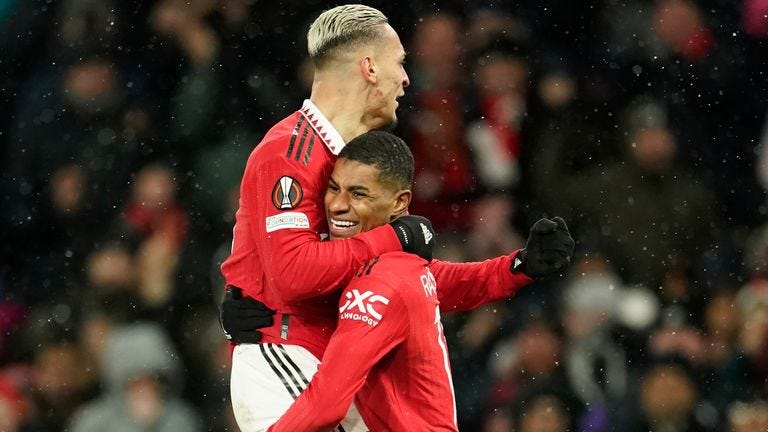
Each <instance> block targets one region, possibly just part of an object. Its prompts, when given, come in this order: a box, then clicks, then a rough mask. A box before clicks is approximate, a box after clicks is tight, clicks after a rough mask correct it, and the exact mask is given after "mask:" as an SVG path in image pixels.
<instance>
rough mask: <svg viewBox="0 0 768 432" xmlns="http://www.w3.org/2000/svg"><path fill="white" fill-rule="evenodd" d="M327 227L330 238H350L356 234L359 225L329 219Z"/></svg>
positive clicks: (347, 221)
mask: <svg viewBox="0 0 768 432" xmlns="http://www.w3.org/2000/svg"><path fill="white" fill-rule="evenodd" d="M328 225H329V227H330V231H331V235H332V236H334V237H351V236H353V235H354V234H357V231H358V226H359V223H358V222H353V221H349V220H341V219H333V218H331V219H330V220H329V224H328Z"/></svg>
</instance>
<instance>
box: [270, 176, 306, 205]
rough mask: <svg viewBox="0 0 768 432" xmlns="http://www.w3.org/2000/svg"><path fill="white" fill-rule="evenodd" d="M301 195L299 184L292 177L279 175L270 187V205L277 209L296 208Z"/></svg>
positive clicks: (302, 194)
mask: <svg viewBox="0 0 768 432" xmlns="http://www.w3.org/2000/svg"><path fill="white" fill-rule="evenodd" d="M303 197H304V192H303V191H302V190H301V185H300V184H299V182H298V181H296V179H294V178H293V177H288V176H282V177H280V179H279V180H278V181H277V183H275V186H274V187H273V188H272V205H274V206H275V208H276V209H278V210H290V209H292V208H296V207H297V206H298V205H299V203H301V199H302V198H303Z"/></svg>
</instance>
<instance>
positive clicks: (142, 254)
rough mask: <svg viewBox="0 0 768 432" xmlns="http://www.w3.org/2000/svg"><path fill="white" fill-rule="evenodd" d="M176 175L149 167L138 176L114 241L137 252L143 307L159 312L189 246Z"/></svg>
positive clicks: (163, 168) (170, 296)
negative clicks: (180, 259)
mask: <svg viewBox="0 0 768 432" xmlns="http://www.w3.org/2000/svg"><path fill="white" fill-rule="evenodd" d="M176 193H177V192H176V182H175V177H174V173H173V171H172V170H171V169H170V168H169V167H167V166H164V165H162V164H150V165H147V166H145V167H144V168H142V169H141V170H140V171H139V172H138V173H137V174H136V180H135V183H134V184H133V188H132V191H131V196H130V197H129V199H128V201H127V203H126V204H125V207H124V209H123V212H122V214H121V215H120V217H119V218H118V220H117V221H116V223H115V228H114V233H113V234H112V236H113V238H115V239H119V240H120V241H121V242H124V243H125V244H126V245H128V247H129V248H130V249H131V250H132V251H135V253H134V265H135V266H136V273H135V276H136V280H135V282H136V287H137V289H138V291H137V294H138V296H139V297H140V299H141V303H143V304H145V305H147V306H148V307H150V308H154V309H158V308H160V307H162V306H164V305H166V304H168V303H169V302H170V301H171V300H172V299H173V297H174V294H175V289H176V285H175V284H176V282H175V276H176V272H175V271H176V268H177V264H178V258H179V254H180V251H181V249H182V247H183V246H184V245H185V243H186V239H187V230H188V223H189V222H188V217H187V213H186V211H185V210H184V209H183V208H182V207H181V205H180V204H179V203H177V201H176Z"/></svg>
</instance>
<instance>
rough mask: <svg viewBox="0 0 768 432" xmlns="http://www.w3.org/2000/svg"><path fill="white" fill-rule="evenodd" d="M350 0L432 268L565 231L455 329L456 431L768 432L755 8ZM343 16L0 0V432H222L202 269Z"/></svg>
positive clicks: (762, 49) (224, 372)
mask: <svg viewBox="0 0 768 432" xmlns="http://www.w3.org/2000/svg"><path fill="white" fill-rule="evenodd" d="M364 3H366V4H370V5H372V6H375V7H377V8H379V9H380V10H382V11H383V12H384V13H385V14H386V15H387V16H388V17H389V18H390V21H391V23H392V25H393V27H394V28H395V29H396V30H397V31H398V32H399V33H400V35H401V39H402V40H403V43H404V45H405V47H406V50H407V51H408V53H409V54H408V60H407V65H406V70H407V71H408V73H409V75H410V78H411V86H410V87H409V88H408V89H406V97H405V98H404V99H403V100H402V101H401V104H400V110H399V118H400V123H399V125H398V126H397V130H396V132H397V133H398V135H400V136H401V137H403V138H404V139H405V140H406V142H407V143H408V144H409V145H410V146H411V149H412V150H413V153H414V155H415V158H416V163H417V171H416V176H415V188H414V203H413V206H412V208H411V212H412V213H414V214H420V215H424V216H426V217H429V218H430V219H431V220H432V222H433V224H434V226H435V228H436V229H437V230H438V232H439V251H438V252H437V255H438V256H439V257H440V258H443V259H448V260H453V261H468V260H482V259H485V258H489V257H492V256H496V255H498V254H505V253H509V252H510V251H512V250H514V249H516V248H519V247H522V246H523V241H524V239H525V238H526V236H527V230H528V227H529V226H530V225H531V224H532V223H533V222H534V221H535V220H537V219H538V218H540V217H547V216H552V215H560V216H563V217H564V218H565V219H566V220H567V221H568V223H569V226H570V229H571V231H572V233H574V236H575V238H576V240H577V249H576V255H577V256H576V260H575V262H574V263H573V264H572V266H571V268H570V269H569V270H568V273H567V274H565V275H563V277H561V278H555V279H551V280H547V281H542V282H538V283H536V284H534V285H533V286H530V287H527V288H526V289H524V290H523V291H522V292H521V293H520V294H519V295H518V296H517V297H515V298H514V299H511V300H509V301H505V302H499V303H495V304H492V305H489V306H488V307H485V308H483V309H480V310H477V311H474V312H472V313H468V314H446V315H444V325H445V327H446V335H447V337H448V339H449V346H450V350H451V356H452V358H451V361H452V368H453V371H454V383H455V389H456V395H457V405H458V414H459V416H458V418H459V423H460V429H461V430H462V431H483V432H506V431H517V432H534V431H543V432H561V431H584V432H603V431H629V432H634V431H638V432H640V431H654V432H656V431H658V432H686V431H688V432H698V431H704V432H747V431H750V432H751V431H765V430H768V223H766V222H768V219H767V218H766V215H767V214H768V202H766V190H768V1H766V0H738V1H737V0H595V1H576V0H574V1H556V0H537V1H533V0H517V1H483V0H473V1H466V2H462V1H445V2H427V1H423V0H411V1H408V2H386V1H378V2H376V1H371V2H364ZM336 4H337V2H322V1H319V0H309V1H294V0H284V1H275V2H271V1H270V2H267V1H256V0H133V1H126V2H120V1H117V0H24V1H22V0H4V1H0V72H1V73H0V167H1V169H2V171H1V172H0V226H2V230H0V430H2V431H18V432H38V431H40V432H48V431H60V430H69V431H73V432H88V431H93V432H97V431H104V430H114V431H115V432H118V431H120V432H122V431H126V432H129V431H146V430H153V431H163V432H164V431H182V430H183V431H236V430H238V429H237V428H236V426H235V425H234V421H233V418H232V415H231V410H230V408H229V399H228V379H229V369H228V368H229V355H230V351H229V346H228V343H227V341H226V340H225V339H224V338H223V335H222V332H221V330H220V328H219V324H218V320H217V307H218V304H219V301H220V296H221V294H222V292H223V281H222V278H221V276H220V273H219V265H220V263H221V261H222V260H223V258H225V257H226V256H227V254H228V251H229V245H230V242H231V229H232V226H233V222H234V221H233V218H234V212H235V210H236V208H237V198H238V184H239V180H240V175H241V172H242V169H243V167H244V165H245V161H246V158H247V155H248V154H249V153H250V151H251V150H252V148H253V146H254V145H256V143H258V140H259V138H260V137H261V136H262V135H263V134H264V133H265V132H266V130H267V129H268V128H269V127H270V126H271V125H272V124H273V123H274V122H276V121H277V120H279V119H281V118H283V117H284V116H286V115H287V114H289V113H291V112H293V111H295V110H296V109H297V108H298V107H299V106H300V104H301V101H302V99H303V98H305V97H307V96H308V94H309V84H310V83H311V77H312V70H311V66H310V65H309V63H308V62H307V61H306V41H305V35H306V29H307V26H308V24H309V22H311V21H312V19H314V18H315V17H316V16H317V14H319V13H320V12H321V11H322V10H325V9H327V8H329V7H332V6H334V5H336Z"/></svg>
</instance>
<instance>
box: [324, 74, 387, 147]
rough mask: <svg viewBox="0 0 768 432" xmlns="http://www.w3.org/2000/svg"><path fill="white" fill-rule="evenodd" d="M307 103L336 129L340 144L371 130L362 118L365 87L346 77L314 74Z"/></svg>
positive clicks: (364, 117) (363, 116)
mask: <svg viewBox="0 0 768 432" xmlns="http://www.w3.org/2000/svg"><path fill="white" fill-rule="evenodd" d="M345 79H346V81H345ZM309 99H310V100H311V101H312V103H314V104H315V105H316V106H317V108H318V109H319V110H320V112H322V113H323V115H324V116H325V117H326V118H327V119H328V121H330V122H331V124H332V125H333V127H334V128H336V130H337V131H338V132H339V134H340V135H341V137H342V138H343V139H344V142H349V141H350V140H352V139H353V138H355V137H357V136H359V135H362V134H363V133H365V132H368V131H369V130H371V129H372V127H371V125H370V124H369V122H367V121H366V117H367V116H366V115H365V101H366V92H365V86H364V85H361V84H359V83H356V82H350V78H349V76H347V77H346V78H343V77H337V76H333V75H332V73H329V72H325V73H321V72H317V71H316V72H315V80H314V82H313V83H312V94H311V96H310V97H309Z"/></svg>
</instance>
